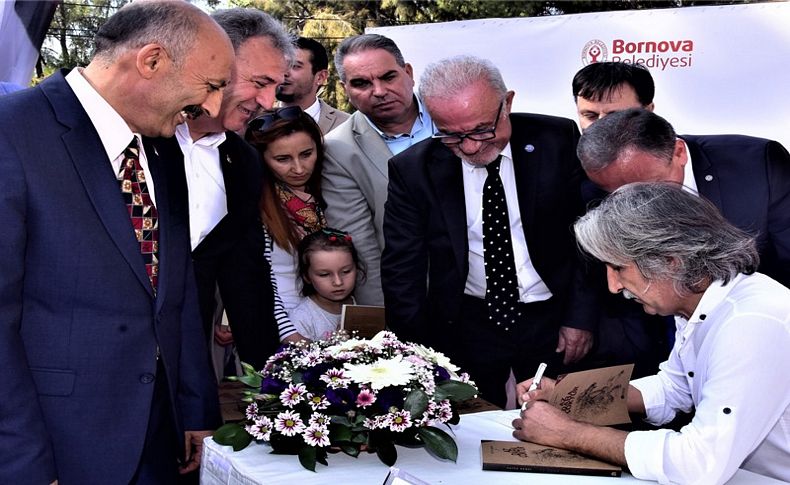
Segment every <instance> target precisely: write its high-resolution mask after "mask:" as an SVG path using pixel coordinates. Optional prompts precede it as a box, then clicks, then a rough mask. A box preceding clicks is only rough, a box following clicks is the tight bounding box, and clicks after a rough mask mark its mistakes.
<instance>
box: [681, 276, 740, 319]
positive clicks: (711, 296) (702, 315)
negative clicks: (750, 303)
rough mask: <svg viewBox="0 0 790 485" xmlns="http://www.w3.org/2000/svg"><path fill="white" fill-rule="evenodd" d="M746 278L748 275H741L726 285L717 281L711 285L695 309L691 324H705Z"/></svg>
mask: <svg viewBox="0 0 790 485" xmlns="http://www.w3.org/2000/svg"><path fill="white" fill-rule="evenodd" d="M746 277H747V275H745V274H743V273H740V274H738V275H736V276H735V278H733V279H731V280H730V282H729V283H727V284H726V285H725V284H724V282H723V281H722V280H716V281H714V282H713V283H711V284H710V286H708V288H707V289H706V290H705V292H704V293H703V294H702V298H701V299H700V301H699V303H698V304H697V308H695V309H694V313H692V314H691V317H690V318H689V319H688V321H689V323H701V322H703V321H704V320H705V319H706V318H707V317H708V315H709V314H710V313H711V312H713V310H714V309H715V308H716V307H717V306H719V305H720V304H721V303H722V302H723V301H724V300H725V299H726V298H727V295H729V294H730V292H731V291H732V289H733V288H735V287H736V286H737V285H738V283H739V282H740V281H741V280H742V279H744V278H746Z"/></svg>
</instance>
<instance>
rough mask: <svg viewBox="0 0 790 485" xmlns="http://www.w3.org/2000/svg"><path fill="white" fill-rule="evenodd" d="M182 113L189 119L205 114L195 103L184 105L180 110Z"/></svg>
mask: <svg viewBox="0 0 790 485" xmlns="http://www.w3.org/2000/svg"><path fill="white" fill-rule="evenodd" d="M181 112H182V113H184V116H186V117H187V118H189V119H190V120H194V119H197V118H199V117H200V116H202V115H203V114H205V112H206V111H205V110H204V109H203V108H201V107H200V106H198V105H196V104H191V105H189V106H186V107H184V109H182V110H181Z"/></svg>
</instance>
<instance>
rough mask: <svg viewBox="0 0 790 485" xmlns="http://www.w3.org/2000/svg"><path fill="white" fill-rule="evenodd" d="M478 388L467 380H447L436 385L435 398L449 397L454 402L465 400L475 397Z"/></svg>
mask: <svg viewBox="0 0 790 485" xmlns="http://www.w3.org/2000/svg"><path fill="white" fill-rule="evenodd" d="M476 394H477V389H475V387H474V386H471V385H469V384H467V383H465V382H460V381H453V380H446V381H443V382H441V383H439V384H437V385H436V393H435V395H434V398H435V399H437V400H441V399H449V400H450V401H453V402H459V401H465V400H467V399H471V398H473V397H474V396H475V395H476Z"/></svg>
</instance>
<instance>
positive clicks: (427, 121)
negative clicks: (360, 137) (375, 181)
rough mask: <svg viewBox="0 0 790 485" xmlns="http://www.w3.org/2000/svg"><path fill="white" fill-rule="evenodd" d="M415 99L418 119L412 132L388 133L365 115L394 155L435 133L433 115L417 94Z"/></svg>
mask: <svg viewBox="0 0 790 485" xmlns="http://www.w3.org/2000/svg"><path fill="white" fill-rule="evenodd" d="M414 99H415V100H416V101H417V110H418V112H417V119H415V120H414V125H413V126H412V127H411V132H409V133H401V134H400V135H387V134H386V133H384V132H383V131H381V130H380V129H379V128H378V126H376V124H375V123H373V120H371V119H370V118H368V117H367V116H365V119H366V120H367V121H368V123H370V126H372V127H373V129H374V130H376V133H378V134H379V136H380V137H381V139H382V140H384V143H386V144H387V147H388V148H389V149H390V151H391V152H392V155H393V156H395V155H397V154H398V153H400V152H402V151H403V150H405V149H407V148H409V147H410V146H412V145H414V144H416V143H419V142H421V141H423V140H424V139H426V138H430V136H431V135H433V123H432V122H431V115H429V114H428V110H426V109H425V107H424V106H423V105H422V101H420V97H419V96H417V95H416V94H415V95H414Z"/></svg>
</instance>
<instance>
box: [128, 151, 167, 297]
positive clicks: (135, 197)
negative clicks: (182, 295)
mask: <svg viewBox="0 0 790 485" xmlns="http://www.w3.org/2000/svg"><path fill="white" fill-rule="evenodd" d="M119 178H120V181H121V193H122V194H123V197H124V201H125V202H126V207H127V208H128V209H129V218H130V219H131V221H132V228H134V235H135V236H136V237H137V241H138V242H139V243H140V252H141V253H142V255H143V260H144V261H145V269H146V272H147V273H148V278H149V279H150V280H151V287H152V288H153V289H154V294H156V283H157V279H158V275H159V258H158V256H157V255H158V252H159V214H158V213H157V211H156V207H155V206H154V203H153V201H152V200H151V195H150V194H149V193H148V185H146V183H145V172H144V171H143V167H142V165H140V149H139V147H138V145H137V137H136V136H135V137H134V140H132V142H131V143H130V144H129V146H128V147H127V148H126V150H124V151H123V162H122V163H121V171H120V174H119Z"/></svg>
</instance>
